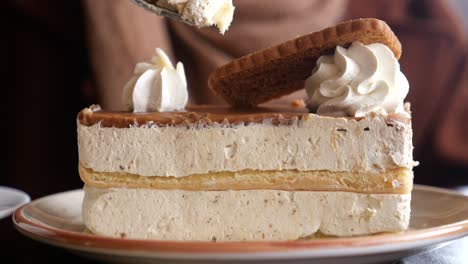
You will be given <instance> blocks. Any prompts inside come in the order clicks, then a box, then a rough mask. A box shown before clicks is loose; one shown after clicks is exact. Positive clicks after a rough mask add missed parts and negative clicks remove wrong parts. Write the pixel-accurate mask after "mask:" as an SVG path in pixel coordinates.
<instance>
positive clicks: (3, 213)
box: [0, 185, 31, 219]
mask: <svg viewBox="0 0 468 264" xmlns="http://www.w3.org/2000/svg"><path fill="white" fill-rule="evenodd" d="M0 189H4V190H7V191H9V192H13V193H15V194H17V195H20V197H21V202H19V203H17V204H15V205H14V206H11V207H8V208H4V209H1V210H0V219H4V218H7V217H9V216H10V215H11V214H13V213H14V212H15V211H16V210H17V209H18V208H20V207H21V206H23V205H25V204H27V203H29V202H31V197H30V196H29V194H27V193H26V192H25V191H23V190H20V189H17V188H15V187H10V186H5V185H0Z"/></svg>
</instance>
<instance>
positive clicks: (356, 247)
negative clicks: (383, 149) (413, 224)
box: [12, 184, 468, 258]
mask: <svg viewBox="0 0 468 264" xmlns="http://www.w3.org/2000/svg"><path fill="white" fill-rule="evenodd" d="M414 189H419V190H421V191H431V192H438V193H445V194H448V195H452V196H458V197H461V198H463V199H467V201H468V196H465V195H463V194H461V193H458V192H456V191H452V190H448V189H444V188H439V187H432V186H425V185H417V184H415V185H414ZM78 191H82V189H76V190H70V191H65V192H60V193H55V194H51V195H47V196H44V197H42V198H39V199H36V200H33V201H31V202H29V203H27V204H25V205H23V206H21V207H20V208H18V209H17V210H16V211H15V213H14V214H13V216H12V220H13V223H14V226H15V228H16V229H17V230H18V231H19V232H20V233H22V234H23V235H25V236H27V237H29V238H32V239H35V240H39V241H41V242H44V243H48V244H52V245H55V246H59V247H65V248H69V249H77V250H80V251H93V252H96V251H97V252H100V251H115V252H120V253H122V254H124V255H128V254H132V253H138V254H158V255H166V256H167V257H174V256H175V257H178V258H180V257H183V256H182V255H181V254H190V256H192V257H193V256H194V255H196V256H199V257H207V256H210V257H212V256H217V255H218V256H219V255H225V256H227V257H228V258H230V257H234V256H237V257H238V256H239V255H242V254H244V255H249V256H257V257H262V256H263V257H264V256H265V254H268V255H271V254H273V255H274V254H276V253H282V254H284V253H287V254H289V253H292V254H294V257H299V258H300V257H301V256H303V257H311V256H314V257H323V256H329V255H330V253H333V254H332V255H333V256H334V257H337V256H338V257H339V256H350V255H363V254H372V253H383V252H395V251H399V250H402V249H408V248H417V247H422V246H427V245H432V244H437V243H442V242H447V241H450V240H454V239H457V238H461V237H464V236H467V235H468V218H467V219H465V220H462V221H459V222H454V223H450V224H447V225H441V226H435V227H430V228H423V229H417V230H409V231H405V233H404V234H403V233H402V232H400V233H388V234H380V235H377V236H376V235H374V236H359V237H345V238H321V239H317V240H303V241H271V242H268V241H254V242H216V243H213V242H206V241H165V240H142V239H129V238H125V239H122V238H114V237H106V236H99V235H94V234H87V233H83V232H76V231H68V230H64V229H59V228H55V227H52V226H48V225H43V224H40V223H36V222H34V221H32V220H31V219H28V218H27V217H26V216H25V215H24V214H23V211H24V209H25V208H26V207H27V206H31V204H33V203H37V202H40V201H41V200H42V199H46V198H48V197H51V196H55V195H60V194H65V193H69V192H78ZM363 238H365V239H363ZM349 249H352V250H351V251H350V250H349ZM311 253H312V254H311Z"/></svg>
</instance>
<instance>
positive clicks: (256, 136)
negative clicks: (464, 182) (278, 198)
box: [78, 114, 414, 177]
mask: <svg viewBox="0 0 468 264" xmlns="http://www.w3.org/2000/svg"><path fill="white" fill-rule="evenodd" d="M267 121H268V120H266V121H265V122H264V123H263V124H249V125H236V126H230V125H210V126H208V127H198V126H197V125H194V126H193V127H190V128H187V127H186V126H165V127H158V126H152V125H151V124H149V125H148V124H147V125H143V126H134V127H129V128H112V127H101V126H100V125H99V123H98V124H95V125H93V126H84V125H81V124H80V123H79V122H78V150H79V159H80V163H81V164H82V165H83V166H84V167H85V168H89V169H92V170H94V171H97V172H125V173H131V174H136V175H141V176H173V177H183V176H188V175H192V174H204V173H211V172H221V171H242V170H299V171H310V170H329V171H345V172H346V171H358V172H359V171H366V172H375V173H378V172H382V171H385V170H388V169H395V168H399V167H403V168H409V169H411V168H412V167H413V163H414V162H413V156H412V152H413V146H412V130H411V124H410V123H403V122H399V121H396V120H390V119H388V118H386V117H384V116H381V115H377V116H367V117H365V118H364V119H362V120H360V121H357V120H354V119H346V118H332V117H325V116H318V115H315V114H310V115H307V116H306V118H303V119H302V120H297V122H294V124H292V125H272V124H269V123H268V122H267Z"/></svg>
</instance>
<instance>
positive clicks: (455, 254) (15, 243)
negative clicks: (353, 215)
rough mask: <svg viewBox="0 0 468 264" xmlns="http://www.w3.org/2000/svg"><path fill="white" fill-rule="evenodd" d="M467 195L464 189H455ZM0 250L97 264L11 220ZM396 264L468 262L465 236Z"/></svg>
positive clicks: (4, 226)
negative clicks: (26, 233)
mask: <svg viewBox="0 0 468 264" xmlns="http://www.w3.org/2000/svg"><path fill="white" fill-rule="evenodd" d="M458 191H461V192H464V193H465V194H468V187H464V188H458ZM0 248H1V252H2V257H3V259H5V257H6V259H14V260H15V263H49V262H52V263H56V262H57V263H67V264H69V263H98V262H96V261H93V260H89V259H85V258H82V257H79V256H76V255H73V254H72V253H70V252H68V251H67V250H64V249H61V248H57V247H52V246H49V245H46V244H43V243H39V242H36V241H34V240H32V239H29V238H27V237H25V236H23V235H21V234H20V233H19V232H18V231H16V230H15V228H14V227H13V222H12V220H11V217H8V218H5V219H2V220H0ZM393 263H398V264H426V263H437V264H466V263H468V237H465V238H462V239H458V240H456V241H454V242H452V243H450V244H449V245H447V246H445V247H443V248H440V249H436V250H433V251H430V252H426V253H423V254H420V255H416V256H412V257H408V258H405V259H401V260H395V261H394V262H393Z"/></svg>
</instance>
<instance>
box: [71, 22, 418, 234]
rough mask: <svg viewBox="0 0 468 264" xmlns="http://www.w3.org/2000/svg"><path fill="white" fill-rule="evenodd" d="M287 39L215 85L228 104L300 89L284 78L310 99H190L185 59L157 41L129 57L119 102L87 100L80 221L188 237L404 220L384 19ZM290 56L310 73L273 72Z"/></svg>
mask: <svg viewBox="0 0 468 264" xmlns="http://www.w3.org/2000/svg"><path fill="white" fill-rule="evenodd" d="M331 32H333V33H331ZM304 38H309V39H310V40H314V41H301V39H304ZM294 41H297V43H296V44H294V45H292V46H291V41H290V42H287V43H285V44H280V45H279V46H276V47H273V48H270V49H267V50H265V51H259V52H257V53H255V54H253V55H248V56H247V57H244V58H240V59H238V60H236V61H234V62H232V63H230V64H228V65H226V66H224V67H221V68H220V69H218V70H217V71H215V72H214V73H213V75H212V76H211V78H210V85H211V88H212V89H213V90H215V91H217V92H218V93H219V94H221V95H222V96H223V98H225V99H226V100H227V101H228V102H229V103H232V104H234V105H237V106H239V105H249V106H253V105H255V104H256V103H257V102H266V101H268V100H270V99H273V98H275V97H277V96H279V95H284V94H287V93H289V92H291V91H293V90H296V89H297V88H290V87H287V84H285V83H281V84H280V80H279V79H281V78H283V77H284V78H285V82H286V81H287V82H288V83H291V84H294V87H296V86H297V87H299V86H300V85H299V83H301V84H302V86H303V87H305V88H306V89H307V93H308V96H309V99H308V102H307V105H308V107H309V108H305V107H304V108H301V107H290V106H287V105H272V104H270V105H268V104H267V105H263V106H261V107H251V108H246V107H240V108H239V107H237V108H231V107H228V106H223V107H219V106H186V103H187V99H188V94H187V90H186V87H187V83H186V80H185V75H184V69H183V65H182V64H178V65H177V67H173V65H172V63H171V62H170V61H169V60H168V58H167V57H166V56H165V54H164V53H163V52H162V51H161V50H157V56H155V58H154V59H153V60H152V63H142V64H138V65H137V66H136V67H135V76H134V78H132V80H131V81H130V82H129V83H128V84H127V86H126V87H125V93H124V102H125V105H126V107H127V108H126V111H122V112H109V111H105V110H102V109H100V108H99V107H98V106H91V107H89V108H86V109H84V110H82V111H81V112H80V113H79V115H78V119H77V124H78V146H79V172H80V176H81V178H82V180H83V181H84V183H85V187H84V191H85V198H84V202H83V220H84V223H85V225H86V227H87V228H88V229H89V230H90V231H91V232H92V233H94V234H98V235H106V236H113V237H126V238H138V239H157V240H197V241H259V240H266V241H275V240H296V239H302V238H308V237H313V236H314V235H316V234H318V233H320V234H321V235H327V236H354V235H367V234H375V233H381V232H398V231H402V230H405V229H406V228H408V224H409V219H410V201H411V189H412V182H413V172H412V168H413V165H414V161H413V157H412V151H413V147H412V130H411V116H410V112H409V109H408V106H405V105H404V103H403V100H404V98H405V96H406V94H407V92H408V87H409V85H408V82H407V80H406V78H405V77H404V75H403V74H402V73H401V71H400V68H399V64H398V60H397V58H398V57H399V55H400V53H401V47H400V45H399V42H398V39H397V38H396V37H395V36H394V35H393V33H392V32H391V30H390V29H389V28H388V26H387V25H386V24H385V23H384V22H382V21H378V20H374V19H364V20H356V21H349V22H345V23H344V24H340V25H338V26H336V27H334V28H330V29H326V30H324V31H322V32H317V33H312V34H310V35H308V36H303V37H300V38H298V39H296V40H293V42H294ZM319 41H321V43H318V42H319ZM300 43H301V44H300ZM283 45H286V46H283ZM323 47H327V48H323ZM275 50H276V51H275ZM285 50H287V52H286V53H285V52H284V51H285ZM281 54H283V55H281ZM310 54H314V56H312V55H310ZM291 56H292V57H294V58H295V61H304V63H305V61H306V62H307V63H308V68H309V69H308V74H307V75H304V74H296V75H294V74H293V76H290V75H289V74H290V72H291V71H293V70H288V75H287V76H283V77H282V76H278V75H276V74H275V75H274V76H272V75H271V73H272V72H271V68H269V67H270V66H268V65H270V64H273V65H276V66H275V67H281V68H284V69H288V68H290V67H295V66H297V64H294V63H292V61H293V60H290V57H291ZM302 56H307V59H304V58H302ZM255 58H262V59H261V60H257V59H255ZM242 61H243V62H244V63H241V62H242ZM245 62H246V63H245ZM247 65H248V66H247ZM245 67H249V68H248V69H246V68H245ZM271 67H273V66H271ZM262 69H264V70H262ZM266 69H270V70H266ZM301 71H302V70H301ZM252 72H255V73H257V74H255V75H252V74H251V73H252ZM234 76H237V77H236V78H240V79H239V82H231V84H230V83H229V82H228V80H233V79H235V78H234ZM240 83H243V84H245V85H247V86H244V87H242V86H241V85H240ZM266 83H268V85H267V84H266ZM274 83H277V84H278V85H276V86H275V85H270V84H274ZM230 85H232V87H231V86H230ZM230 89H231V90H230ZM242 89H246V90H249V91H241V90H242ZM268 89H271V91H270V90H268ZM283 90H286V91H283ZM255 91H261V92H262V93H258V92H255ZM265 94H269V96H267V97H266V96H265ZM240 95H242V96H250V98H249V99H239V98H241V97H240ZM246 100H248V101H246ZM238 102H240V103H238ZM310 111H312V112H310Z"/></svg>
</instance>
